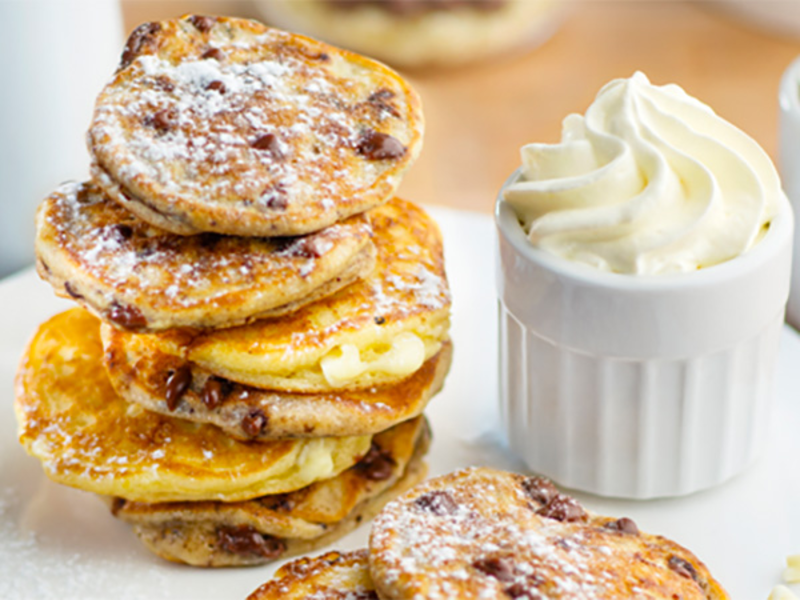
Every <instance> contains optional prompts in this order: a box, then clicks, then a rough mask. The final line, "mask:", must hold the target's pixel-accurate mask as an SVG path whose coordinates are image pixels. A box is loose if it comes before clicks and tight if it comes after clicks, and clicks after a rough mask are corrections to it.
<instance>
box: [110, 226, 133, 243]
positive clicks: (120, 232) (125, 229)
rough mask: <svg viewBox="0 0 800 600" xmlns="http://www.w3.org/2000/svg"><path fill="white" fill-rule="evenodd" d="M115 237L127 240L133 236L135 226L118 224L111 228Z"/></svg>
mask: <svg viewBox="0 0 800 600" xmlns="http://www.w3.org/2000/svg"><path fill="white" fill-rule="evenodd" d="M111 231H112V232H113V235H114V237H116V238H118V239H120V240H122V241H125V240H129V239H131V237H133V228H132V227H131V226H130V225H122V224H117V225H114V226H113V227H112V228H111Z"/></svg>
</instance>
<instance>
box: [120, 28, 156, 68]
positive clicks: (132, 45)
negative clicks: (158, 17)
mask: <svg viewBox="0 0 800 600" xmlns="http://www.w3.org/2000/svg"><path fill="white" fill-rule="evenodd" d="M159 31H161V24H160V23H142V24H141V25H139V26H138V27H137V28H136V29H134V30H133V32H132V33H131V35H130V37H128V41H127V42H126V43H125V49H124V50H123V51H122V59H121V60H120V63H119V68H120V69H124V68H125V67H127V66H128V65H129V64H131V63H132V62H133V61H134V60H135V59H136V57H137V56H138V55H139V52H141V50H142V48H144V47H145V46H146V45H147V44H148V43H150V41H151V40H152V36H153V35H155V34H156V33H158V32H159Z"/></svg>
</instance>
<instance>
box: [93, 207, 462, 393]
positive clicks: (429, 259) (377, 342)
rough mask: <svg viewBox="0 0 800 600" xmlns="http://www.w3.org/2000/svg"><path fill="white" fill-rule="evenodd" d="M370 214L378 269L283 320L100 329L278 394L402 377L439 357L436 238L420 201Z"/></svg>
mask: <svg viewBox="0 0 800 600" xmlns="http://www.w3.org/2000/svg"><path fill="white" fill-rule="evenodd" d="M369 218H370V221H371V223H372V229H373V232H374V237H373V243H374V244H375V246H376V248H377V263H376V267H375V269H374V270H373V272H372V273H371V274H370V276H369V277H367V278H365V279H363V280H361V281H358V282H356V283H354V284H353V285H350V286H348V287H347V288H345V289H343V290H341V291H340V292H338V293H336V294H334V295H333V296H328V297H327V298H323V299H322V300H320V301H319V302H315V303H314V304H311V305H308V306H306V307H304V308H302V309H300V310H299V311H297V312H294V313H292V314H290V315H287V316H285V317H281V318H278V319H264V320H260V321H256V322H255V323H251V324H249V325H245V326H243V327H235V328H232V329H225V330H221V331H207V332H184V331H166V332H163V333H160V334H157V335H156V334H153V335H142V336H139V337H138V338H137V337H136V336H137V334H131V333H125V332H120V331H112V330H110V328H109V327H108V326H104V327H105V329H104V331H103V339H104V340H105V344H106V347H107V348H108V347H109V344H119V345H120V346H121V347H122V348H123V349H125V351H126V353H128V350H127V347H128V346H129V345H133V344H134V343H135V344H136V345H137V346H138V350H137V352H138V353H142V352H149V351H153V352H155V351H160V352H162V353H164V354H171V355H173V356H177V357H179V358H181V359H183V360H184V361H185V363H186V364H187V365H189V368H190V369H192V370H194V369H196V368H198V367H199V368H200V369H203V370H205V371H207V372H209V373H211V374H213V375H216V376H219V377H222V378H224V379H228V380H230V381H234V382H236V383H241V384H245V385H251V386H254V387H258V388H262V389H269V390H281V391H284V392H300V393H318V392H329V391H330V390H334V389H338V390H341V389H347V390H357V389H367V388H370V387H373V386H382V385H390V384H392V383H397V382H399V381H402V380H403V379H405V378H406V377H408V376H409V375H411V374H412V373H414V372H415V371H416V370H417V369H419V368H420V367H421V366H422V364H423V363H424V362H425V361H426V360H429V359H430V358H431V357H433V356H434V355H436V353H438V352H439V350H440V349H441V347H442V343H443V342H444V340H445V339H446V337H447V331H448V327H449V313H450V293H449V290H448V287H447V279H446V276H445V272H444V256H443V249H442V241H441V234H440V233H439V229H438V227H437V226H436V224H435V223H434V221H433V220H431V219H430V217H428V216H427V215H426V214H425V213H424V212H423V211H422V210H421V209H420V208H419V207H417V206H414V205H413V204H411V203H409V202H405V201H403V200H399V199H394V200H393V201H391V202H389V203H388V204H385V205H383V206H380V207H378V208H375V209H373V210H371V211H370V213H369ZM134 340H136V341H135V342H134ZM148 348H149V349H150V350H148ZM199 377H200V375H199V374H198V378H199ZM192 378H193V379H194V373H193V377H192Z"/></svg>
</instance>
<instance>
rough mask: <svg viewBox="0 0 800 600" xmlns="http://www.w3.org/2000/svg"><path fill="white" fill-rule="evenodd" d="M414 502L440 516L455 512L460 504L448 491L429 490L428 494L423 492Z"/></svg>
mask: <svg viewBox="0 0 800 600" xmlns="http://www.w3.org/2000/svg"><path fill="white" fill-rule="evenodd" d="M414 504H415V505H416V506H417V507H418V508H419V509H420V510H422V511H425V512H429V513H433V514H435V515H438V516H440V517H443V516H444V515H450V514H453V513H454V512H455V511H456V509H457V508H458V505H457V504H456V501H455V500H454V499H453V497H452V496H451V495H450V494H448V493H447V492H440V491H434V492H428V493H427V494H423V495H422V496H420V497H419V498H417V499H416V500H414Z"/></svg>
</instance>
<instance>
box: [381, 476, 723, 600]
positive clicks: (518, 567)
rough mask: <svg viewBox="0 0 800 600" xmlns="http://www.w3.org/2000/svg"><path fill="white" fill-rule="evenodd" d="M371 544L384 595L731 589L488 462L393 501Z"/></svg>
mask: <svg viewBox="0 0 800 600" xmlns="http://www.w3.org/2000/svg"><path fill="white" fill-rule="evenodd" d="M369 548H370V554H369V562H370V573H371V574H372V578H373V580H374V581H375V585H376V586H377V589H378V592H379V595H380V597H381V598H382V599H399V598H427V599H429V600H436V599H438V598H463V599H468V598H508V597H510V598H542V597H543V598H554V599H555V598H558V599H567V598H569V599H575V600H577V599H583V598H593V599H598V600H601V599H612V598H613V599H618V598H645V597H646V598H649V599H653V600H655V599H661V598H664V599H667V598H669V599H674V598H682V599H683V600H692V599H700V598H703V599H723V598H728V595H727V594H726V593H725V591H724V590H723V589H722V587H721V586H720V585H719V584H718V583H717V582H716V581H715V580H714V579H713V578H712V577H711V575H710V573H709V572H708V569H707V568H706V567H705V565H704V564H703V563H702V562H700V561H699V560H698V559H697V557H695V556H694V555H693V554H692V553H691V552H689V551H688V550H686V549H685V548H682V547H681V546H679V545H678V544H676V543H674V542H672V541H670V540H668V539H666V538H663V537H661V536H656V535H650V534H646V533H642V532H640V531H639V530H638V528H637V527H636V524H635V523H634V522H633V521H631V520H630V519H626V518H622V519H614V518H611V517H603V516H599V515H594V514H592V513H590V512H588V511H586V510H585V509H584V508H583V507H582V506H581V505H580V504H578V502H577V501H576V500H575V499H573V498H570V497H569V496H566V495H563V494H560V493H558V491H557V490H556V489H555V487H554V486H553V484H552V483H550V482H549V481H547V480H545V479H542V478H539V477H525V476H523V475H517V474H514V473H505V472H502V471H495V470H492V469H486V468H472V469H465V470H462V471H457V472H455V473H450V474H448V475H444V476H442V477H438V478H436V479H432V480H430V481H427V482H425V483H423V484H422V485H420V486H417V487H416V488H414V489H413V490H412V491H411V492H409V493H408V494H405V495H404V496H403V497H402V498H399V499H397V500H396V501H394V502H392V503H390V504H389V505H387V507H386V509H385V510H384V511H383V512H382V513H381V514H380V515H379V516H378V517H377V518H376V519H375V521H374V522H373V526H372V531H371V535H370V541H369Z"/></svg>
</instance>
